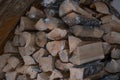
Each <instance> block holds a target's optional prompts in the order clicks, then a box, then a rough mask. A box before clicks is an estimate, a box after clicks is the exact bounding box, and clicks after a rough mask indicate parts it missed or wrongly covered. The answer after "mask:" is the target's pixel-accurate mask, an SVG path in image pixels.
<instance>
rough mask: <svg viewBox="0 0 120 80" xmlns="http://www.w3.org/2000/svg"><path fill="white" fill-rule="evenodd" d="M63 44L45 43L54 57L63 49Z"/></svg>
mask: <svg viewBox="0 0 120 80" xmlns="http://www.w3.org/2000/svg"><path fill="white" fill-rule="evenodd" d="M65 42H66V41H65V40H61V41H51V42H48V43H47V45H46V48H47V50H48V51H49V52H50V54H51V55H52V56H56V55H57V53H58V52H60V51H62V50H63V49H64V47H65Z"/></svg>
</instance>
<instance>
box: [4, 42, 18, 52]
mask: <svg viewBox="0 0 120 80" xmlns="http://www.w3.org/2000/svg"><path fill="white" fill-rule="evenodd" d="M4 52H5V53H18V49H17V47H14V46H13V44H12V41H7V43H6V45H5V47H4Z"/></svg>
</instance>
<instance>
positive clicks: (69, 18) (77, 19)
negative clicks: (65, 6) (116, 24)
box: [63, 12, 101, 27]
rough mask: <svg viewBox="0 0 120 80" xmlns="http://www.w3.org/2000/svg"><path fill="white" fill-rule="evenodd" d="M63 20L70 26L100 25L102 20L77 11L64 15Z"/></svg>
mask: <svg viewBox="0 0 120 80" xmlns="http://www.w3.org/2000/svg"><path fill="white" fill-rule="evenodd" d="M63 21H64V22H65V23H66V24H68V25H69V26H75V25H78V24H80V25H84V26H88V27H90V26H100V24H101V22H100V21H99V20H98V19H95V18H87V17H85V16H82V15H79V14H77V13H74V12H72V13H70V14H68V15H66V16H64V17H63Z"/></svg>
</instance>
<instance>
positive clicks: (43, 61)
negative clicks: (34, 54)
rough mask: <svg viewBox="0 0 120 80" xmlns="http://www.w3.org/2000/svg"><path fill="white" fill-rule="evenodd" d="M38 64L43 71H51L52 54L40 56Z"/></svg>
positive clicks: (52, 67) (52, 66)
mask: <svg viewBox="0 0 120 80" xmlns="http://www.w3.org/2000/svg"><path fill="white" fill-rule="evenodd" d="M39 66H41V69H42V70H43V71H44V72H48V71H52V70H53V69H54V65H53V58H52V56H48V57H42V58H40V61H39Z"/></svg>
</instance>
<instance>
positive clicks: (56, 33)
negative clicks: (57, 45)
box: [47, 28, 67, 40]
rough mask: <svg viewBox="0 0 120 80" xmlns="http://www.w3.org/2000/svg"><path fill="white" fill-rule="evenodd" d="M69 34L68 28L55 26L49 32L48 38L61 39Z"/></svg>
mask: <svg viewBox="0 0 120 80" xmlns="http://www.w3.org/2000/svg"><path fill="white" fill-rule="evenodd" d="M66 34H67V31H66V30H62V29H60V28H55V29H53V30H52V31H51V32H49V33H48V34H47V38H48V39H51V40H60V39H62V38H64V37H65V36H66Z"/></svg>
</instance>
